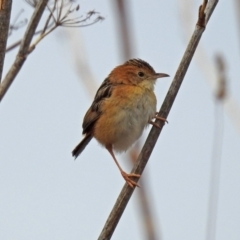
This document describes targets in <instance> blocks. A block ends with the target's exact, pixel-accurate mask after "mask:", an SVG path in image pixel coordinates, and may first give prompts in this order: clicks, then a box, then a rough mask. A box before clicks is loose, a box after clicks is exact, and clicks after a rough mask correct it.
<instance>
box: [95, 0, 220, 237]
mask: <svg viewBox="0 0 240 240" xmlns="http://www.w3.org/2000/svg"><path fill="white" fill-rule="evenodd" d="M205 2H206V1H204V3H205ZM217 3H218V0H212V1H209V2H208V4H207V5H205V7H206V9H204V11H203V9H202V8H200V13H199V14H200V17H202V15H201V14H202V13H205V24H204V26H203V24H202V23H203V21H202V20H200V23H201V24H199V25H198V24H197V25H196V27H195V30H194V32H193V35H192V37H191V39H190V42H189V44H188V46H187V49H186V51H185V53H184V55H183V58H182V60H181V62H180V65H179V67H178V70H177V72H176V74H175V77H174V79H173V82H172V84H171V86H170V88H169V91H168V93H167V95H166V97H165V100H164V102H163V104H162V107H161V109H160V112H159V116H160V117H163V118H167V116H168V114H169V112H170V110H171V108H172V105H173V103H174V100H175V98H176V96H177V93H178V90H179V89H180V86H181V83H182V81H183V78H184V76H185V74H186V72H187V69H188V67H189V64H190V62H191V60H192V57H193V55H194V52H195V50H196V48H197V45H198V42H199V40H200V38H201V36H202V34H203V32H204V30H205V25H206V24H207V22H208V20H209V18H210V16H211V14H212V12H213V11H214V9H215V6H216V5H217ZM203 5H204V4H203ZM198 23H199V21H198ZM156 122H157V123H158V124H159V126H160V128H156V127H153V128H152V129H151V131H150V133H149V135H148V138H147V140H146V142H145V144H144V146H143V148H142V151H141V153H140V155H139V157H138V159H137V161H136V163H135V165H134V167H133V169H132V172H131V173H135V174H140V175H141V174H142V172H143V170H144V168H145V166H146V164H147V162H148V160H149V157H150V155H151V153H152V150H153V148H154V146H155V144H156V141H157V139H158V137H159V135H160V133H161V131H162V128H163V125H164V123H163V122H161V121H160V120H156ZM135 181H137V179H135ZM133 191H134V188H131V187H130V186H128V185H127V184H125V185H124V187H123V189H122V191H121V193H120V195H119V197H118V199H117V201H116V203H115V205H114V207H113V210H112V212H111V213H110V215H109V217H108V219H107V221H106V223H105V226H104V228H103V230H102V232H101V234H100V236H99V238H98V240H106V239H110V238H111V236H112V234H113V232H114V230H115V228H116V226H117V224H118V222H119V220H120V218H121V216H122V214H123V212H124V210H125V208H126V206H127V203H128V201H129V200H130V198H131V195H132V193H133Z"/></svg>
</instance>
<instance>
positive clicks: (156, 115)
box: [154, 112, 168, 123]
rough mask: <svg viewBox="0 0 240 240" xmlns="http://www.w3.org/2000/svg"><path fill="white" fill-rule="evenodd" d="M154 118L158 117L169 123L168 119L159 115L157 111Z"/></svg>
mask: <svg viewBox="0 0 240 240" xmlns="http://www.w3.org/2000/svg"><path fill="white" fill-rule="evenodd" d="M154 118H156V119H158V120H161V121H163V122H164V123H165V122H166V123H168V120H167V119H166V118H163V117H159V116H158V112H156V114H155V117H154Z"/></svg>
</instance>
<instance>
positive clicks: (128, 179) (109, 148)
mask: <svg viewBox="0 0 240 240" xmlns="http://www.w3.org/2000/svg"><path fill="white" fill-rule="evenodd" d="M106 149H107V150H108V151H109V153H110V154H111V156H112V157H113V160H114V162H115V163H116V164H117V167H118V169H119V170H120V172H121V174H122V176H123V178H124V179H125V181H126V183H127V184H128V185H129V186H130V187H132V188H133V187H134V186H137V187H140V186H139V185H138V184H137V183H136V182H134V181H133V180H132V179H131V178H130V177H137V178H139V177H140V176H141V175H139V174H135V173H126V172H124V171H123V170H122V168H121V166H120V165H119V163H118V161H117V159H116V157H115V155H114V153H113V150H112V145H107V146H106Z"/></svg>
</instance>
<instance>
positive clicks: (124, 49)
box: [116, 0, 133, 61]
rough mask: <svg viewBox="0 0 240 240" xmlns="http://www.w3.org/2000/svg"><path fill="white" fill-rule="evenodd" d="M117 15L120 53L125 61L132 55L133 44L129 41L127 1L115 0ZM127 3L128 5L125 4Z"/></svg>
mask: <svg viewBox="0 0 240 240" xmlns="http://www.w3.org/2000/svg"><path fill="white" fill-rule="evenodd" d="M116 2H117V15H118V25H119V27H118V29H119V39H120V44H121V50H120V52H121V55H122V57H123V59H124V61H126V60H127V59H130V58H131V57H132V53H133V48H132V46H133V44H132V43H131V37H130V35H132V34H131V31H130V23H131V22H130V21H129V16H130V15H131V14H129V11H130V9H129V4H130V3H129V2H128V1H126V0H117V1H116ZM127 4H128V6H127Z"/></svg>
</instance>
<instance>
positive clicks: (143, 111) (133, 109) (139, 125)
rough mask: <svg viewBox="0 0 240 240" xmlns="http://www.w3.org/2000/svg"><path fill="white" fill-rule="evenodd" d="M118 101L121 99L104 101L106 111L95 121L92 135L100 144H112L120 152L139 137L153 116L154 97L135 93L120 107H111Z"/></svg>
mask: <svg viewBox="0 0 240 240" xmlns="http://www.w3.org/2000/svg"><path fill="white" fill-rule="evenodd" d="M128 100H129V99H128ZM118 101H122V100H120V99H116V98H115V100H114V101H112V100H111V99H108V100H107V101H106V103H105V104H106V105H107V106H108V107H107V108H106V109H108V111H106V112H103V115H102V116H103V117H101V118H99V120H98V121H97V123H96V125H95V128H98V131H96V132H95V131H94V132H93V135H94V137H95V138H96V139H97V140H98V141H99V142H100V143H101V144H102V145H105V146H106V145H112V147H113V149H114V150H115V151H117V152H122V151H126V150H127V149H128V148H129V147H131V145H132V144H133V143H134V142H135V141H137V140H138V139H139V137H140V136H141V135H142V132H143V130H144V128H145V127H146V126H147V125H148V122H149V120H151V119H152V118H153V117H154V116H155V113H156V98H155V96H154V98H153V97H152V96H148V95H147V94H144V95H136V96H133V99H132V101H126V102H127V103H128V104H125V105H124V104H123V105H122V107H121V109H119V107H118V108H116V107H113V106H114V105H116V104H117V105H118V104H119V102H118ZM118 106H119V105H118Z"/></svg>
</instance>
